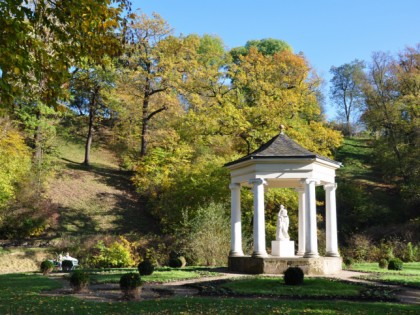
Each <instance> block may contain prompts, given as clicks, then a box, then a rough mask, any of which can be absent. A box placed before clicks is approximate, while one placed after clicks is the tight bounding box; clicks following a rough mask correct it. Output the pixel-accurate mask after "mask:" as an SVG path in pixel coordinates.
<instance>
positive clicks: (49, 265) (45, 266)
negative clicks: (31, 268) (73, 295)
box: [41, 260, 54, 275]
mask: <svg viewBox="0 0 420 315" xmlns="http://www.w3.org/2000/svg"><path fill="white" fill-rule="evenodd" d="M53 269H54V263H53V262H52V261H51V260H44V261H43V262H42V263H41V272H42V273H43V274H44V275H46V274H48V273H50V272H51V271H53Z"/></svg>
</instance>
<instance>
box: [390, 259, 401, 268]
mask: <svg viewBox="0 0 420 315" xmlns="http://www.w3.org/2000/svg"><path fill="white" fill-rule="evenodd" d="M402 269H403V262H402V261H401V259H399V258H393V259H391V260H390V261H389V263H388V270H402Z"/></svg>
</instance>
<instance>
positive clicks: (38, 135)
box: [34, 109, 42, 165]
mask: <svg viewBox="0 0 420 315" xmlns="http://www.w3.org/2000/svg"><path fill="white" fill-rule="evenodd" d="M41 118H42V114H41V110H40V109H38V111H37V113H36V120H37V123H38V125H37V127H36V130H35V136H34V140H35V141H34V142H35V143H34V149H35V152H34V162H35V164H37V165H40V164H41V162H42V128H41Z"/></svg>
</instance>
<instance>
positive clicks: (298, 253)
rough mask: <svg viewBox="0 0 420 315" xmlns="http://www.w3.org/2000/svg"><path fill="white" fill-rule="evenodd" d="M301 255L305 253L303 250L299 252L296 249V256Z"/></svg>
mask: <svg viewBox="0 0 420 315" xmlns="http://www.w3.org/2000/svg"><path fill="white" fill-rule="evenodd" d="M303 255H305V252H299V251H298V252H297V253H296V256H302V257H303Z"/></svg>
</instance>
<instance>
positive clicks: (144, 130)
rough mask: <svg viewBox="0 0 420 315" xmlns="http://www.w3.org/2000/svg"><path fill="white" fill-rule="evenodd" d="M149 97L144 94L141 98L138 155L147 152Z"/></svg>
mask: <svg viewBox="0 0 420 315" xmlns="http://www.w3.org/2000/svg"><path fill="white" fill-rule="evenodd" d="M145 94H146V93H145ZM148 114H149V97H148V96H145V98H144V100H143V118H142V126H141V145H140V146H141V147H140V156H141V157H143V156H146V153H147V139H146V134H147V129H148V127H149V115H148Z"/></svg>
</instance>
